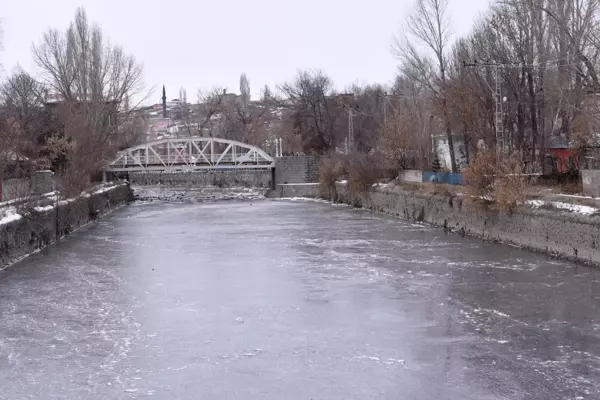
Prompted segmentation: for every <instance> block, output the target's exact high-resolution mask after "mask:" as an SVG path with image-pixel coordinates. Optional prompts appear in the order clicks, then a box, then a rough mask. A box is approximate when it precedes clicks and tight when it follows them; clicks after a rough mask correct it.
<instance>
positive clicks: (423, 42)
mask: <svg viewBox="0 0 600 400" xmlns="http://www.w3.org/2000/svg"><path fill="white" fill-rule="evenodd" d="M449 5H450V3H449V0H416V7H415V9H414V11H413V14H412V15H411V16H410V17H409V19H408V21H407V24H406V32H405V34H404V35H403V36H402V37H399V38H398V39H397V40H396V42H395V43H394V52H395V55H396V56H397V57H398V59H399V61H400V78H401V79H402V80H404V81H406V82H408V83H409V85H411V86H413V87H415V86H417V87H419V90H420V93H419V94H418V97H419V98H420V99H421V100H422V101H423V102H425V103H426V104H427V113H429V114H430V115H431V116H432V118H433V119H434V121H435V124H436V126H437V128H436V129H438V130H442V129H443V130H444V131H445V133H446V135H447V139H448V143H449V146H450V148H453V146H452V142H453V140H456V139H457V138H460V140H461V141H462V142H463V143H464V144H465V153H466V159H467V162H468V159H469V153H473V152H476V151H477V150H478V148H480V147H481V146H480V145H481V144H482V143H483V144H485V146H486V147H487V148H495V147H496V146H497V145H500V146H502V147H503V148H504V149H505V150H507V151H509V152H519V153H521V154H523V158H524V161H529V162H531V163H533V164H537V165H539V164H540V162H541V161H542V159H543V157H544V154H545V153H546V150H547V148H548V147H549V146H550V145H556V144H561V145H562V146H570V145H575V146H577V145H579V146H596V145H597V144H598V143H597V142H598V140H597V136H596V135H597V133H598V102H597V100H596V99H597V96H598V94H599V93H600V82H599V80H598V79H599V78H598V68H599V65H600V64H599V61H600V58H599V57H600V53H598V47H599V44H600V43H598V37H599V36H598V34H599V33H600V25H599V24H600V19H599V17H600V1H598V0H503V1H501V2H500V1H498V2H494V3H492V5H491V7H490V9H489V10H488V11H487V13H486V14H485V15H484V17H483V18H481V19H480V20H479V21H478V22H477V23H476V25H475V26H474V27H473V30H472V32H471V33H470V34H469V35H467V36H466V37H458V38H452V37H451V35H450V30H449V23H450V20H449V16H448V7H449ZM423 49H426V50H425V51H424V50H423ZM411 95H414V93H413V94H411ZM411 120H413V121H416V119H412V118H411ZM419 125H421V123H419ZM450 154H451V156H452V168H453V169H454V170H456V169H457V168H458V165H457V161H456V157H455V152H451V153H450Z"/></svg>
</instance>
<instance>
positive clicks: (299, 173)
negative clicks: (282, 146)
mask: <svg viewBox="0 0 600 400" xmlns="http://www.w3.org/2000/svg"><path fill="white" fill-rule="evenodd" d="M320 160H321V156H285V157H279V158H277V159H276V160H275V184H276V186H279V185H282V184H284V185H285V184H293V183H313V182H318V181H319V162H320Z"/></svg>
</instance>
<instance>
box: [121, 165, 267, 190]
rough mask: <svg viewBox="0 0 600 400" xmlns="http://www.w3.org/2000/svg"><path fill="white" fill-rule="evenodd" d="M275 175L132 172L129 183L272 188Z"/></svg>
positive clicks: (260, 172)
mask: <svg viewBox="0 0 600 400" xmlns="http://www.w3.org/2000/svg"><path fill="white" fill-rule="evenodd" d="M272 181H273V173H272V171H271V170H270V169H226V170H205V171H192V172H184V171H181V172H173V173H167V172H131V173H129V182H130V183H131V184H132V185H142V186H155V185H167V186H175V187H176V186H179V187H206V186H218V187H255V188H270V187H271V182H272Z"/></svg>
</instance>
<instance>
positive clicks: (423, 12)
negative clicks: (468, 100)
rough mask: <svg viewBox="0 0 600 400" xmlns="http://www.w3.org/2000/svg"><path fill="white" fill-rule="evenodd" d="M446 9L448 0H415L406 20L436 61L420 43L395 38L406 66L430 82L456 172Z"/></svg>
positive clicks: (410, 30) (424, 81)
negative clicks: (448, 80)
mask: <svg viewBox="0 0 600 400" xmlns="http://www.w3.org/2000/svg"><path fill="white" fill-rule="evenodd" d="M447 9H448V0H416V3H415V10H414V11H413V13H412V15H410V16H409V18H408V21H407V26H408V31H409V32H410V34H411V35H412V36H413V37H414V38H415V39H417V40H418V41H419V42H420V43H422V44H423V45H425V46H426V47H427V48H428V49H429V50H430V51H431V52H432V53H433V57H434V60H435V62H434V63H433V62H432V61H431V60H430V59H429V58H428V57H426V56H423V55H421V54H420V53H419V51H418V48H417V46H416V45H415V44H413V43H411V42H410V41H408V40H406V41H405V42H404V43H402V42H401V41H400V40H396V43H395V46H394V49H395V52H396V54H397V56H398V57H399V58H400V60H402V62H403V69H404V70H406V71H409V72H410V73H412V74H414V75H415V77H416V78H418V79H419V80H420V81H421V82H423V83H425V84H427V85H428V87H429V89H430V90H431V92H432V93H433V94H434V96H435V100H436V101H437V102H438V103H439V106H440V109H441V114H442V120H443V122H444V125H445V128H446V135H447V137H448V146H449V149H450V160H451V164H452V171H454V172H456V171H457V164H456V156H455V154H454V141H453V136H452V126H451V123H450V117H449V115H448V99H447V93H446V89H447V77H446V69H447V59H446V51H447V47H448V45H449V42H450V38H451V35H450V28H449V22H450V21H449V19H448V15H447ZM434 65H435V66H434Z"/></svg>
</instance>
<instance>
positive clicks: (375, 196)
mask: <svg viewBox="0 0 600 400" xmlns="http://www.w3.org/2000/svg"><path fill="white" fill-rule="evenodd" d="M286 191H287V193H292V192H293V193H294V196H298V197H316V196H315V193H316V192H315V190H314V188H311V187H305V186H301V185H296V186H295V187H294V188H291V187H289V188H287V189H286ZM271 195H272V196H279V193H277V191H274V192H272V193H271ZM282 197H290V196H289V195H288V196H282ZM330 200H333V201H335V202H339V203H346V204H350V205H353V206H361V207H364V208H367V209H370V210H373V211H377V212H381V213H386V214H390V215H394V216H397V217H400V218H404V219H407V220H412V221H418V222H423V223H428V224H431V225H434V226H439V227H442V228H445V229H447V230H449V231H452V232H455V233H458V234H461V235H468V236H474V237H479V238H482V239H485V240H490V241H498V242H502V243H507V244H514V245H517V246H520V247H524V248H527V249H530V250H534V251H539V252H543V253H546V254H549V255H552V256H555V257H560V258H565V259H569V260H573V261H578V262H583V263H589V264H594V265H600V216H596V215H591V216H590V215H581V214H577V213H571V212H566V211H560V210H558V209H542V208H530V207H527V206H522V207H520V208H519V209H517V210H516V211H515V212H514V213H513V214H512V215H507V214H505V213H502V212H498V211H496V210H494V209H491V208H489V207H487V206H484V205H481V204H477V203H475V202H473V201H472V200H470V199H466V198H463V197H448V196H439V195H433V194H426V193H420V192H415V191H411V190H406V189H402V188H398V187H378V188H373V189H372V191H370V192H369V193H366V194H361V195H358V196H356V195H351V194H350V193H348V189H347V187H346V186H345V185H341V184H338V186H337V190H336V193H335V194H334V195H333V196H332V198H331V199H330Z"/></svg>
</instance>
